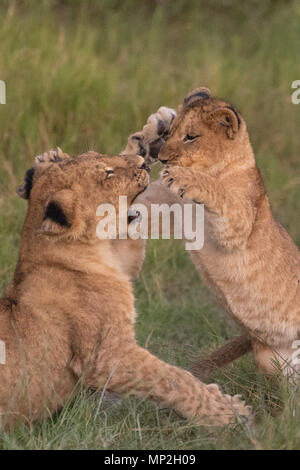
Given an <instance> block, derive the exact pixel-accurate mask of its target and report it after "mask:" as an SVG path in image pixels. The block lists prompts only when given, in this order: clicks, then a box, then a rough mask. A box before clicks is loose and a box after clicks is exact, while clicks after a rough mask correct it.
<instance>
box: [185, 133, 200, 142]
mask: <svg viewBox="0 0 300 470" xmlns="http://www.w3.org/2000/svg"><path fill="white" fill-rule="evenodd" d="M198 137H200V135H190V134H186V136H185V137H184V138H183V142H191V141H192V140H195V139H197V138H198Z"/></svg>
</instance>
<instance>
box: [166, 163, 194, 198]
mask: <svg viewBox="0 0 300 470" xmlns="http://www.w3.org/2000/svg"><path fill="white" fill-rule="evenodd" d="M160 176H161V180H162V183H163V185H164V186H166V187H168V188H169V189H170V191H172V192H173V193H175V194H176V195H177V196H179V197H181V198H182V199H192V200H195V202H198V203H201V202H202V201H201V193H202V191H201V188H200V187H199V188H198V187H197V188H196V187H195V181H196V177H195V175H194V173H193V172H192V171H191V170H190V169H189V168H183V167H179V166H175V167H167V168H165V169H164V170H162V172H161V174H160Z"/></svg>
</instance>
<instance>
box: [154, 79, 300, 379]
mask: <svg viewBox="0 0 300 470" xmlns="http://www.w3.org/2000/svg"><path fill="white" fill-rule="evenodd" d="M159 159H160V160H161V161H162V162H163V163H164V164H166V165H167V167H166V169H165V170H163V172H162V182H163V184H164V185H165V187H167V188H169V190H170V191H171V192H172V193H173V194H174V195H175V196H176V197H177V196H179V197H180V198H182V199H184V200H185V199H188V200H192V201H194V202H195V203H203V204H204V205H205V242H204V247H203V249H202V250H200V251H195V252H191V257H192V260H193V262H194V264H195V266H196V268H197V269H198V271H199V272H200V274H201V275H202V277H203V278H204V279H205V280H206V281H207V283H208V285H209V286H210V287H211V289H212V291H213V293H214V294H215V295H216V296H217V298H218V299H219V301H220V302H221V304H222V305H223V307H224V308H225V309H226V310H227V311H228V312H229V313H230V314H231V315H232V316H233V318H234V319H235V320H236V321H237V322H238V323H239V324H241V325H242V326H243V327H244V329H245V330H246V331H247V332H248V333H249V334H250V337H251V341H252V345H253V349H254V355H255V359H256V362H257V364H258V366H259V368H260V369H261V370H262V371H265V372H274V365H275V364H276V363H277V364H279V365H280V366H281V369H282V370H283V372H284V373H285V374H286V375H291V374H292V375H293V377H294V378H296V376H299V372H300V370H299V364H298V365H297V364H295V361H293V353H295V350H294V349H293V347H295V343H294V342H295V341H296V340H297V339H298V340H299V338H300V254H299V251H298V249H297V247H296V245H295V244H294V243H293V241H292V240H291V238H290V237H289V235H288V233H287V232H286V231H285V229H284V228H283V227H282V226H281V225H280V224H279V223H278V222H277V221H276V220H274V218H273V217H272V214H271V210H270V205H269V200H268V197H267V195H266V192H265V188H264V184H263V181H262V178H261V175H260V172H259V170H258V168H257V166H256V163H255V158H254V154H253V150H252V147H251V144H250V141H249V136H248V132H247V127H246V123H245V121H244V119H243V118H242V116H241V115H240V114H239V113H238V112H237V110H236V109H235V108H234V107H233V106H231V105H230V104H228V103H226V102H224V101H222V100H219V99H217V98H214V97H212V96H211V93H210V91H209V90H208V89H205V88H202V89H201V88H200V89H197V90H195V91H194V92H192V93H191V94H190V95H188V96H187V98H186V99H185V102H184V105H183V107H182V109H181V111H180V112H179V114H178V116H177V117H176V118H175V120H174V122H173V125H172V127H171V133H170V136H169V139H168V140H167V142H166V143H165V145H164V146H163V147H162V149H161V151H160V154H159Z"/></svg>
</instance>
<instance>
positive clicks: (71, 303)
mask: <svg viewBox="0 0 300 470" xmlns="http://www.w3.org/2000/svg"><path fill="white" fill-rule="evenodd" d="M148 182H149V177H148V174H147V172H146V171H145V169H144V160H143V158H142V157H139V156H122V157H119V156H114V157H108V156H106V155H100V154H97V153H95V152H88V153H87V154H84V155H81V156H78V157H76V158H69V157H68V156H66V155H64V154H62V152H50V153H49V154H44V155H43V156H42V157H41V158H38V160H37V164H36V166H35V168H33V169H32V170H30V171H29V172H27V175H26V179H25V183H24V184H23V185H22V186H21V187H20V188H19V194H21V195H22V196H23V197H25V198H27V199H29V207H28V212H27V216H26V220H25V224H24V228H23V231H22V239H21V246H20V254H19V261H18V264H17V268H16V271H15V275H14V278H13V281H12V283H11V284H10V285H9V286H8V288H7V290H6V292H5V294H4V297H3V299H2V300H1V301H0V325H1V327H0V339H1V341H3V342H4V343H5V346H6V364H4V365H0V412H1V420H2V425H4V426H6V427H8V426H12V425H13V424H15V423H16V422H18V421H20V420H24V421H26V422H28V421H32V420H35V419H38V418H41V417H43V416H47V415H48V414H49V412H53V411H54V410H56V409H57V408H59V407H60V406H62V405H63V404H64V402H66V400H67V399H68V398H69V397H70V396H71V394H72V391H73V389H74V386H75V384H76V383H77V381H78V380H80V381H81V382H82V383H83V384H84V385H86V386H87V387H91V388H94V389H98V388H103V387H105V388H106V389H108V390H112V391H117V392H121V393H126V394H128V393H129V394H133V395H135V396H137V397H143V396H145V397H149V398H152V399H153V400H156V401H158V402H160V403H161V404H162V405H163V406H169V407H171V408H173V409H174V410H175V411H176V412H177V413H179V414H180V415H182V416H185V417H189V418H196V419H197V421H198V422H199V423H209V424H213V425H223V424H226V423H229V422H232V421H234V419H235V417H236V416H239V415H244V416H247V415H248V414H249V409H248V407H246V406H245V405H244V403H243V402H242V401H241V400H240V398H239V397H238V396H235V397H233V398H232V397H230V396H228V395H223V394H222V393H221V392H220V390H219V388H218V387H217V386H216V385H205V384H203V383H201V382H199V381H198V380H197V379H195V378H194V377H193V376H192V375H191V374H190V373H189V372H187V371H184V370H182V369H180V368H178V367H174V366H171V365H169V364H166V363H164V362H163V361H161V360H159V359H158V358H157V357H155V356H153V355H152V354H151V353H150V352H148V351H147V350H145V349H143V348H142V347H140V346H138V344H137V343H136V341H135V334H134V322H135V316H136V312H135V309H134V296H133V289H132V285H131V282H130V279H129V274H127V273H126V272H125V270H124V266H123V265H122V263H120V261H119V257H118V256H117V255H116V252H115V251H114V248H113V244H112V242H113V240H112V241H111V240H100V239H99V238H98V237H97V235H96V227H97V225H98V223H99V220H100V217H98V216H97V215H96V213H97V208H98V206H99V204H101V203H110V204H112V205H113V206H114V207H115V208H116V212H117V213H118V210H119V196H120V195H126V196H127V198H128V203H129V204H131V202H132V201H133V200H134V198H135V197H136V196H137V195H138V194H139V193H141V192H142V191H143V190H144V189H145V188H146V187H147V185H148Z"/></svg>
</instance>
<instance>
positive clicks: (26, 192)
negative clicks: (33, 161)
mask: <svg viewBox="0 0 300 470" xmlns="http://www.w3.org/2000/svg"><path fill="white" fill-rule="evenodd" d="M34 172H35V169H34V168H30V169H29V170H27V172H26V174H25V178H24V183H22V184H20V186H19V187H18V188H17V194H18V195H19V196H20V197H21V198H23V199H29V198H30V193H31V190H32V186H33V177H34Z"/></svg>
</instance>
